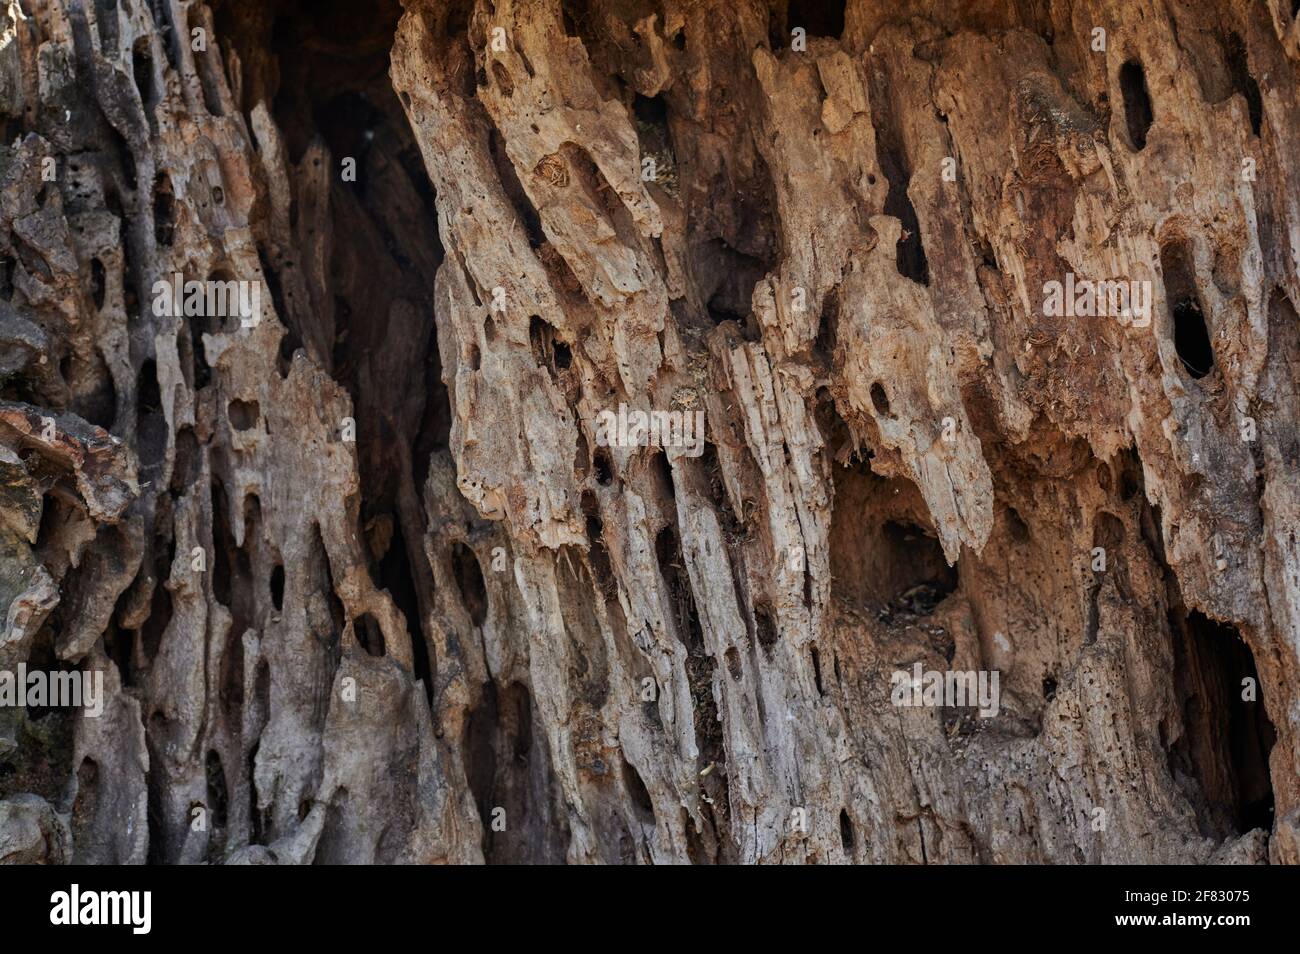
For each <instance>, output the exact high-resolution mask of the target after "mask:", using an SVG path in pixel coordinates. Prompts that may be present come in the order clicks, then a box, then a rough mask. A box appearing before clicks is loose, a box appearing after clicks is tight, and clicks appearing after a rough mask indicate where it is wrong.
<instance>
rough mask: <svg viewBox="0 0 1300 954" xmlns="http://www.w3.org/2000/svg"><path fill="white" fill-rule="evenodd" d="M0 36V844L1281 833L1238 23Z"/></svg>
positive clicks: (326, 853)
mask: <svg viewBox="0 0 1300 954" xmlns="http://www.w3.org/2000/svg"><path fill="white" fill-rule="evenodd" d="M0 26H2V27H3V36H0V110H3V113H4V122H5V130H4V131H5V136H4V141H3V144H2V145H0V153H2V154H3V157H2V159H0V180H2V181H0V266H2V268H0V626H2V627H3V629H2V630H0V671H17V668H18V667H19V665H20V664H21V665H22V666H24V667H26V669H28V670H41V671H46V672H49V671H55V670H62V671H67V672H72V671H76V672H78V673H83V674H93V673H102V674H103V675H102V679H103V685H104V698H103V700H102V702H103V706H102V709H103V711H102V713H100V714H99V715H97V716H91V715H90V714H89V713H88V712H82V711H78V710H76V709H69V708H62V707H57V706H56V707H47V706H42V705H26V706H23V705H0V860H8V861H25V862H31V861H47V862H67V861H76V862H103V863H126V862H132V863H136V862H146V861H151V862H163V863H185V862H201V861H210V862H226V863H272V862H280V863H305V862H309V861H312V860H317V861H326V862H438V861H450V862H480V861H488V862H557V861H570V862H656V863H666V862H687V861H689V862H694V863H711V862H744V863H752V862H782V861H784V862H917V863H921V862H927V863H952V862H1088V863H1098V862H1175V861H1191V862H1207V861H1214V862H1228V861H1231V862H1246V863H1261V862H1272V863H1294V862H1296V861H1300V773H1298V771H1297V754H1298V753H1297V729H1300V545H1298V544H1297V540H1296V534H1297V531H1298V528H1300V477H1298V474H1300V388H1298V384H1300V317H1297V313H1296V303H1297V302H1298V301H1300V203H1298V202H1297V197H1300V136H1298V134H1300V97H1298V96H1297V89H1298V88H1300V87H1298V84H1297V70H1300V27H1298V26H1297V23H1296V19H1295V16H1294V14H1293V11H1292V4H1290V3H1289V2H1286V0H1267V2H1247V0H1231V2H1224V3H1221V4H1205V3H1199V2H1195V0H1171V2H1169V3H1167V4H1156V5H1152V4H1144V3H1138V2H1132V0H1059V2H1052V3H1013V2H1006V0H981V2H978V3H966V4H949V3H942V2H936V0H910V2H905V3H899V2H898V0H849V2H848V3H835V2H818V3H813V2H789V3H787V0H769V3H768V4H766V5H764V4H762V3H759V2H757V0H725V2H724V0H698V2H697V0H627V2H618V3H615V2H611V0H564V2H560V0H492V2H489V0H476V2H466V0H452V2H440V0H408V2H406V3H405V4H404V6H402V7H399V6H398V5H397V3H396V2H392V0H379V2H375V3H370V2H367V3H360V2H357V3H347V2H342V0H329V2H324V3H307V2H305V0H221V2H213V3H210V4H205V3H203V2H198V0H94V2H90V0H84V2H72V0H8V2H7V3H6V5H5V8H4V12H3V14H0ZM1100 282H1105V283H1108V284H1107V285H1104V286H1102V287H1101V288H1100V289H1098V287H1097V284H1096V283H1100ZM187 283H194V284H192V285H188V284H187ZM1109 283H1116V284H1109ZM1118 283H1122V285H1121V284H1118ZM191 291H193V292H194V294H193V295H191V294H190V292H191ZM241 293H242V294H244V298H243V300H242V301H243V306H244V307H243V308H242V310H241V308H240V307H239V305H240V301H241V299H240V294H241ZM1121 295H1122V296H1123V297H1120V296H1121ZM1144 296H1146V297H1145V298H1144ZM1144 301H1145V304H1144ZM1125 306H1127V307H1125ZM639 414H653V415H656V417H655V420H656V423H664V422H668V421H671V422H672V423H673V424H674V425H677V424H681V425H683V426H684V427H686V428H689V427H690V426H691V425H693V424H694V423H695V422H700V423H702V424H703V433H702V435H701V434H700V433H698V432H692V431H690V430H685V431H682V430H669V431H668V432H666V433H660V432H658V431H657V432H656V434H655V435H654V438H655V439H653V440H645V441H643V440H641V439H640V438H641V435H638V434H636V433H635V432H633V433H630V434H629V433H628V429H627V426H626V425H627V424H628V423H629V422H632V423H633V424H635V422H636V420H637V416H638V415H639ZM672 415H675V416H672ZM647 420H648V419H647ZM950 672H959V673H971V674H972V675H974V674H979V676H980V677H981V678H985V677H987V678H993V677H994V676H996V680H997V681H996V683H994V684H993V685H994V686H995V687H996V691H997V696H996V699H995V700H993V701H994V702H995V703H996V704H995V705H992V706H988V705H985V706H983V707H982V708H981V707H979V706H975V705H970V704H966V705H961V704H956V703H954V702H953V699H952V698H951V697H947V696H944V697H941V698H939V699H937V700H936V699H935V698H933V697H929V696H925V695H924V692H923V691H922V690H919V689H918V691H917V693H916V694H915V695H913V694H912V691H911V684H912V682H913V681H916V682H918V683H922V682H925V681H926V674H929V673H939V674H940V675H941V676H942V675H943V674H946V673H950ZM981 685H987V683H986V682H985V683H981ZM900 700H901V701H904V702H907V701H916V702H922V703H924V704H922V705H919V706H916V705H900V704H899V703H900ZM0 701H3V700H0ZM985 701H986V702H987V701H989V700H985ZM966 702H968V703H969V702H970V700H966Z"/></svg>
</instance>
